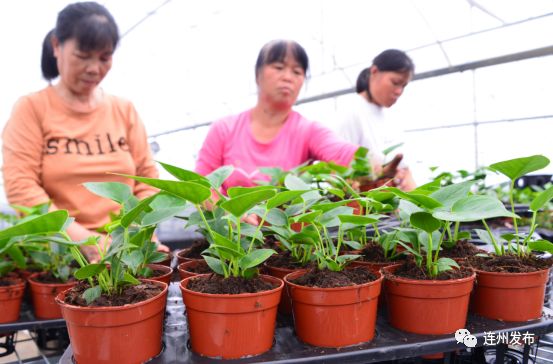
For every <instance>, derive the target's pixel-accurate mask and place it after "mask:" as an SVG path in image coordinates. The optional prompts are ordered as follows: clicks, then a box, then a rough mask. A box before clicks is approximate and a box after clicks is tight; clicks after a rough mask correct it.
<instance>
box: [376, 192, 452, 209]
mask: <svg viewBox="0 0 553 364" xmlns="http://www.w3.org/2000/svg"><path fill="white" fill-rule="evenodd" d="M385 191H388V192H392V193H393V194H395V195H396V196H398V197H400V198H402V199H404V200H407V201H410V202H412V203H414V204H416V205H420V206H422V207H424V208H427V209H429V210H433V209H435V208H437V207H441V206H442V204H441V203H440V202H439V201H437V200H435V199H433V198H432V197H430V196H425V195H423V194H420V193H415V192H403V191H402V190H400V189H399V188H396V187H387V188H386V189H385Z"/></svg>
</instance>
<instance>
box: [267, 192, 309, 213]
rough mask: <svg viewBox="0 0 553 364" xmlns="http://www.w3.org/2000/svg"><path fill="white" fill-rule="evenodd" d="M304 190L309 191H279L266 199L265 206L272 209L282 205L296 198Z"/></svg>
mask: <svg viewBox="0 0 553 364" xmlns="http://www.w3.org/2000/svg"><path fill="white" fill-rule="evenodd" d="M305 192H309V191H308V190H295V191H283V192H279V193H277V194H276V195H275V196H273V197H271V198H270V199H269V200H268V201H267V208H268V209H274V208H275V207H278V206H280V205H283V204H285V203H286V202H289V201H292V200H295V199H296V198H298V197H300V196H301V195H303V194H304V193H305Z"/></svg>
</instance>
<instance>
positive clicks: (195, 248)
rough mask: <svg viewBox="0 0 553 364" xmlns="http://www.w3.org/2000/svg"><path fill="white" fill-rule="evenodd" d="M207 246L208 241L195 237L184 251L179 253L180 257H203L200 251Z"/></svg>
mask: <svg viewBox="0 0 553 364" xmlns="http://www.w3.org/2000/svg"><path fill="white" fill-rule="evenodd" d="M207 248H209V243H208V242H207V240H205V239H196V240H194V242H193V243H192V245H191V246H190V248H188V250H187V251H186V252H183V253H181V254H179V255H180V256H181V257H186V258H190V259H203V257H202V252H203V251H204V250H206V249H207Z"/></svg>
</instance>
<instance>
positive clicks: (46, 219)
mask: <svg viewBox="0 0 553 364" xmlns="http://www.w3.org/2000/svg"><path fill="white" fill-rule="evenodd" d="M67 218H68V213H67V211H66V210H57V211H52V212H49V213H47V214H45V215H41V216H37V217H35V218H33V219H31V220H28V221H26V222H24V223H21V224H17V225H14V226H11V227H9V228H6V229H4V230H1V231H0V240H4V239H9V238H13V237H17V236H22V235H30V234H50V233H56V232H59V231H60V230H61V228H62V227H63V225H64V224H65V221H66V220H67Z"/></svg>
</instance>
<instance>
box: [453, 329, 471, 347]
mask: <svg viewBox="0 0 553 364" xmlns="http://www.w3.org/2000/svg"><path fill="white" fill-rule="evenodd" d="M455 340H457V344H461V343H463V344H465V346H466V347H467V348H474V347H476V336H474V335H471V334H470V331H469V330H467V329H459V330H457V331H455Z"/></svg>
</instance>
